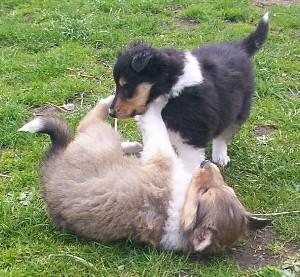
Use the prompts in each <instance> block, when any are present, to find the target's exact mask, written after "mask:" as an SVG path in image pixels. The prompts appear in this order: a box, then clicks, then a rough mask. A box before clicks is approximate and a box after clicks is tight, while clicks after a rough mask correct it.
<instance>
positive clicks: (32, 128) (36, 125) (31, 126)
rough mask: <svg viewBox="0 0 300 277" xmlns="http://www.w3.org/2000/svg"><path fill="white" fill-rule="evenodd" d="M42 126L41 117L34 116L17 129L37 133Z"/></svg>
mask: <svg viewBox="0 0 300 277" xmlns="http://www.w3.org/2000/svg"><path fill="white" fill-rule="evenodd" d="M43 128H44V122H43V120H42V119H41V118H39V117H36V118H35V119H33V120H31V121H30V122H28V123H26V124H25V125H24V126H23V127H22V128H20V129H19V130H18V131H20V132H29V133H37V132H39V131H41V130H42V129H43Z"/></svg>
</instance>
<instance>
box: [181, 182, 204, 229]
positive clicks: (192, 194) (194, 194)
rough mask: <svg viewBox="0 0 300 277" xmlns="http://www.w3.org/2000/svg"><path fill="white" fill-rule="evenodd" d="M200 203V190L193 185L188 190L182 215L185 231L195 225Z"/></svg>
mask: <svg viewBox="0 0 300 277" xmlns="http://www.w3.org/2000/svg"><path fill="white" fill-rule="evenodd" d="M199 204H200V203H199V199H198V190H197V189H196V188H195V186H193V185H191V186H190V188H189V190H188V192H187V195H186V198H185V202H184V206H183V210H182V215H181V224H182V227H183V230H184V231H189V230H192V229H193V228H194V227H195V225H196V220H197V212H198V208H199Z"/></svg>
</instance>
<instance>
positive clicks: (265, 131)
mask: <svg viewBox="0 0 300 277" xmlns="http://www.w3.org/2000/svg"><path fill="white" fill-rule="evenodd" d="M274 129H275V128H274V127H272V126H257V127H255V129H254V130H253V133H254V135H255V136H256V137H263V136H267V135H269V134H271V133H272V132H273V131H274Z"/></svg>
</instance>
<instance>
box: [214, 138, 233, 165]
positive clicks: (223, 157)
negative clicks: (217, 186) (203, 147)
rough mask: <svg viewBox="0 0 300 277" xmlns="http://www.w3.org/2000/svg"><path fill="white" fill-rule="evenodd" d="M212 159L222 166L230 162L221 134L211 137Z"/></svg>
mask: <svg viewBox="0 0 300 277" xmlns="http://www.w3.org/2000/svg"><path fill="white" fill-rule="evenodd" d="M212 160H213V161H214V162H216V163H218V164H219V165H222V166H225V165H227V164H228V163H229V162H230V158H229V156H228V155H227V143H226V141H225V139H224V138H222V137H221V136H219V137H216V138H214V139H213V143H212Z"/></svg>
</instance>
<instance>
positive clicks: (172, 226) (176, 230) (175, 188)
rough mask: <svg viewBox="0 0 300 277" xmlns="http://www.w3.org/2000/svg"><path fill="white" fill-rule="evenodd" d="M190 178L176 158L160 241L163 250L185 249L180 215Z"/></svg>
mask: <svg viewBox="0 0 300 277" xmlns="http://www.w3.org/2000/svg"><path fill="white" fill-rule="evenodd" d="M191 178H192V175H191V174H189V173H187V172H186V171H185V170H184V167H183V164H182V163H181V162H180V160H179V159H177V158H176V162H174V167H173V171H172V180H171V185H172V187H171V190H172V194H171V200H170V202H169V208H168V219H167V221H166V224H165V228H164V234H163V236H162V239H161V241H160V244H161V246H162V248H164V249H167V250H177V251H178V250H183V249H184V248H185V247H186V241H185V239H184V238H183V234H182V227H181V223H180V221H181V220H180V215H181V210H182V208H183V205H184V200H185V195H186V193H187V190H188V187H189V185H190V181H191Z"/></svg>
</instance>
